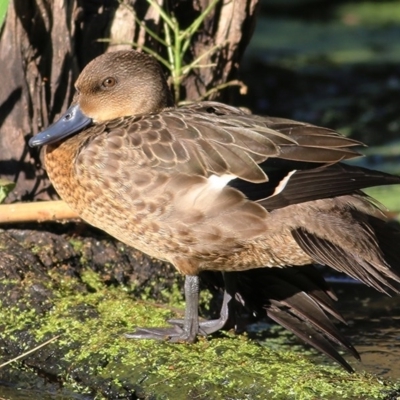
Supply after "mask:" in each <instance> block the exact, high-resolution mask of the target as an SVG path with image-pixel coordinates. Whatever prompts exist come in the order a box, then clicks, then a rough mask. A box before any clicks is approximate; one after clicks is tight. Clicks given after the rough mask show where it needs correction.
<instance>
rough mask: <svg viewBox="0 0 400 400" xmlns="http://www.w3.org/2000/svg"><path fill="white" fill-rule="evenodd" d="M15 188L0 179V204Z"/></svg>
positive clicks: (12, 184)
mask: <svg viewBox="0 0 400 400" xmlns="http://www.w3.org/2000/svg"><path fill="white" fill-rule="evenodd" d="M0 1H1V0H0ZM14 188H15V183H14V182H10V181H7V180H5V179H0V204H1V203H2V202H3V201H4V200H5V198H6V197H7V196H8V195H9V193H10V192H11V191H12V190H13V189H14Z"/></svg>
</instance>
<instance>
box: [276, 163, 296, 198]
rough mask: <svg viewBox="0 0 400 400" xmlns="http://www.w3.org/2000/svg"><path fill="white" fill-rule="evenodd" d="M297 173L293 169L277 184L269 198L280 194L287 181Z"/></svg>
mask: <svg viewBox="0 0 400 400" xmlns="http://www.w3.org/2000/svg"><path fill="white" fill-rule="evenodd" d="M295 172H297V169H294V170H293V171H290V172H289V173H288V174H287V175H286V176H285V177H284V178H283V179H282V180H281V181H280V182H279V184H278V186H277V187H276V188H275V190H274V193H272V194H271V196H269V197H273V196H276V195H277V194H279V193H281V192H282V191H283V189H285V187H286V185H287V183H288V182H289V179H290V178H291V176H292V175H293V174H294V173H295Z"/></svg>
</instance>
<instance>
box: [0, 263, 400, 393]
mask: <svg viewBox="0 0 400 400" xmlns="http://www.w3.org/2000/svg"><path fill="white" fill-rule="evenodd" d="M82 281H83V282H85V283H86V284H87V285H88V286H89V287H90V289H91V290H90V291H89V292H85V291H81V290H77V285H79V284H80V283H79V282H78V281H77V279H76V278H73V277H66V276H65V275H63V274H62V273H61V272H59V271H53V275H52V280H51V283H49V284H48V289H49V290H50V291H51V292H54V290H56V288H57V290H58V292H57V291H56V292H55V293H56V296H55V299H52V301H51V303H52V304H51V307H49V308H48V309H49V311H48V312H47V313H45V314H43V315H40V316H39V315H37V316H35V313H34V307H32V306H30V302H31V301H32V300H31V299H30V297H29V296H30V295H29V294H27V297H26V299H25V300H21V307H10V308H8V309H7V308H6V307H0V321H1V322H0V330H1V331H2V335H3V336H4V337H7V338H8V339H10V338H15V339H14V340H15V341H16V342H17V343H18V345H19V346H20V347H21V348H23V349H26V350H27V349H28V348H31V347H33V344H32V341H29V343H23V340H24V339H23V338H26V337H27V336H26V334H24V335H23V336H22V337H21V336H20V335H19V334H18V333H19V332H30V333H31V334H33V335H34V336H35V338H36V341H37V342H39V343H40V342H43V341H44V340H46V339H47V338H49V337H54V336H55V335H58V334H61V336H60V338H59V339H58V340H57V341H56V342H53V343H52V344H51V346H59V348H61V349H65V351H64V356H63V357H62V358H60V360H59V362H60V364H61V365H64V367H63V369H62V370H60V371H59V374H62V376H61V375H60V376H59V378H60V379H62V381H63V382H65V385H66V386H67V387H69V388H70V389H72V390H74V391H80V392H83V393H84V392H85V391H88V390H89V387H85V385H84V384H83V383H80V384H77V382H76V381H75V380H74V378H73V376H76V375H78V376H79V375H80V374H86V375H85V376H90V378H89V379H93V382H94V381H98V380H100V381H101V382H106V381H107V382H110V385H112V386H113V387H114V388H115V390H117V391H118V390H122V391H123V388H126V387H135V390H138V391H139V392H141V393H145V394H146V398H157V399H161V398H165V399H177V400H180V399H188V398H196V399H199V400H200V399H208V400H213V399H266V398H268V399H289V400H290V399H303V400H307V399H310V400H311V399H320V398H324V399H338V398H341V399H342V398H343V399H345V398H346V399H354V400H355V399H383V398H385V394H386V392H387V391H388V390H394V389H395V388H396V385H395V384H393V383H390V382H386V381H384V380H382V379H379V378H377V377H374V376H373V375H368V374H357V373H355V374H352V375H350V374H348V373H346V372H344V371H343V370H341V369H340V368H339V367H336V366H335V367H327V366H319V365H317V366H316V365H314V364H313V363H311V362H310V361H309V359H308V358H307V357H305V356H304V355H302V354H300V353H296V352H293V351H290V352H289V351H285V350H282V348H279V347H278V346H275V347H276V349H274V350H272V349H271V348H270V345H269V344H268V343H267V345H264V346H260V345H259V344H258V343H257V342H255V341H253V340H249V339H248V338H247V337H246V336H245V335H240V336H236V335H233V334H229V333H228V334H226V335H225V336H224V335H221V336H220V337H219V338H213V339H210V340H208V339H204V338H203V339H200V340H199V341H198V342H197V343H195V344H192V345H184V344H181V345H180V344H169V343H167V342H156V341H151V340H142V341H136V340H128V339H126V338H124V336H123V334H124V333H126V332H131V331H133V330H134V328H135V326H160V325H163V324H164V323H165V320H166V319H168V318H171V317H173V316H174V315H173V312H172V311H171V309H172V308H174V307H175V306H176V304H175V303H174V302H173V301H172V304H170V307H171V309H166V308H165V307H164V306H163V307H161V306H160V305H157V304H156V303H155V302H153V301H151V300H149V301H143V300H136V301H135V300H134V299H132V298H131V296H130V294H129V292H128V291H127V290H121V287H107V286H106V285H104V283H103V282H102V280H101V279H99V277H98V276H97V275H96V274H95V273H94V272H93V271H91V270H87V271H86V272H84V274H83V276H82ZM25 284H26V285H27V286H28V287H29V284H28V282H26V283H25ZM27 293H29V292H27ZM174 297H175V295H173V296H172V298H174ZM178 301H179V300H178ZM68 371H74V373H73V374H71V375H69V372H68ZM92 387H93V386H92ZM92 394H93V393H92ZM98 396H100V397H101V395H100V394H98ZM100 397H97V398H100Z"/></svg>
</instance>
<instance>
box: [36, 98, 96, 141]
mask: <svg viewBox="0 0 400 400" xmlns="http://www.w3.org/2000/svg"><path fill="white" fill-rule="evenodd" d="M91 123H92V119H91V118H89V117H87V116H86V115H85V114H83V112H82V111H81V109H80V108H79V105H78V104H74V105H72V106H71V107H70V108H68V110H67V111H66V112H65V113H64V114H63V115H62V116H61V118H60V119H59V120H58V121H57V122H55V123H54V124H53V125H50V126H49V127H48V128H47V129H45V130H44V131H42V132H40V133H38V134H37V135H36V136H34V137H33V138H32V139H31V140H29V146H31V147H37V146H44V145H47V144H52V143H56V142H58V141H60V140H62V139H65V138H66V137H68V136H71V135H73V134H74V133H77V132H79V131H80V130H81V129H82V128H84V127H85V126H88V125H89V124H91Z"/></svg>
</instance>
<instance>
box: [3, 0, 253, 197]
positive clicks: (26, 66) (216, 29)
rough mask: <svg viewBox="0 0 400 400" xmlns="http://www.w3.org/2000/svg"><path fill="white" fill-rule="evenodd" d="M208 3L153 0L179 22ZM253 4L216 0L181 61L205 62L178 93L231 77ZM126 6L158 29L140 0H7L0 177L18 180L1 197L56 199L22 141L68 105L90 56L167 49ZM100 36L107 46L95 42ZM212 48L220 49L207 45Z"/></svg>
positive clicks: (192, 95) (195, 93)
mask: <svg viewBox="0 0 400 400" xmlns="http://www.w3.org/2000/svg"><path fill="white" fill-rule="evenodd" d="M209 2H210V0H193V1H192V2H189V1H186V2H181V1H178V0H159V4H160V5H161V6H162V7H163V8H164V9H167V10H169V12H170V13H173V14H174V15H175V17H176V18H177V20H178V22H179V24H180V27H181V28H185V27H186V26H188V25H189V24H190V23H191V22H192V21H193V20H194V19H195V18H196V17H198V16H199V15H200V14H201V12H202V11H203V10H204V9H205V7H207V5H208V4H209ZM258 2H259V0H246V1H239V0H233V1H232V0H221V1H220V2H219V3H218V4H217V6H216V7H215V8H214V10H213V11H212V12H211V13H210V14H209V15H208V16H207V18H206V19H205V21H204V22H203V24H202V25H201V27H200V29H199V30H198V32H197V33H196V34H195V35H194V37H193V41H192V43H191V47H190V48H189V49H188V52H187V53H186V59H185V61H186V62H187V63H189V62H191V61H192V60H193V59H194V58H196V57H198V56H199V55H201V54H204V53H205V52H208V53H207V56H206V57H204V59H203V60H202V62H203V63H204V64H208V65H212V66H209V67H204V68H199V69H196V70H194V71H192V72H191V73H190V75H189V76H187V77H186V78H185V79H184V81H183V83H182V98H186V99H188V100H195V99H198V98H199V97H201V96H202V95H204V93H206V92H207V91H208V90H210V89H211V88H214V87H217V86H218V85H220V84H221V83H224V82H226V81H227V80H229V79H232V78H234V77H235V74H236V72H237V69H238V66H239V62H240V59H241V57H242V55H243V52H244V49H245V47H246V45H247V43H248V41H249V39H250V37H251V34H252V31H253V27H254V23H255V17H256V9H257V5H258ZM127 6H129V7H130V9H128V8H127ZM131 10H134V12H135V13H136V16H137V18H138V19H139V20H141V21H143V22H144V23H145V24H146V25H147V26H148V27H150V28H151V29H152V30H153V31H155V32H157V33H158V34H159V35H160V36H162V35H163V32H162V30H163V22H162V20H161V18H160V16H159V15H158V12H157V10H156V9H155V8H154V7H150V6H149V4H148V3H147V2H146V1H144V0H124V1H122V2H119V1H117V0H91V1H88V0H85V1H84V0H30V1H27V0H10V4H9V10H8V13H7V17H6V21H5V25H4V26H3V29H2V31H1V36H0V64H1V65H2V72H3V74H2V77H3V81H2V85H1V88H0V126H1V135H0V177H3V178H6V179H9V180H11V181H14V182H16V183H17V185H16V188H15V190H14V191H13V192H12V193H11V195H10V196H9V197H8V199H7V202H13V201H16V200H32V199H48V198H55V197H56V194H55V193H54V191H53V190H52V188H51V185H50V184H49V182H48V179H47V177H46V173H45V171H44V170H43V168H42V167H41V165H42V163H41V160H40V154H39V152H38V151H37V150H36V149H33V150H32V149H30V148H29V147H28V146H27V141H28V140H29V138H30V137H31V136H32V135H35V134H36V133H38V132H39V131H40V130H41V129H42V128H43V127H46V126H47V125H49V124H50V123H51V122H52V121H53V120H54V119H55V118H57V116H58V115H59V114H60V113H61V112H62V111H63V110H65V109H66V108H67V107H68V104H69V103H70V101H71V99H72V95H73V83H74V80H75V79H76V77H77V75H78V73H79V71H80V70H81V69H82V68H83V67H84V66H85V65H86V64H87V63H88V62H89V61H90V60H92V59H93V58H94V57H96V56H98V55H99V54H101V53H103V52H104V51H113V50H117V49H121V48H131V47H132V46H131V44H130V43H132V42H136V43H137V44H139V46H143V45H145V46H147V47H150V48H153V49H155V50H156V51H157V52H158V53H159V54H164V55H166V50H165V48H163V47H162V46H161V45H160V44H159V43H157V42H156V41H155V40H154V39H153V38H151V37H150V36H149V35H148V34H147V33H146V32H145V29H144V28H143V27H141V26H139V25H138V24H136V23H135V20H134V15H133V12H132V11H131ZM104 38H110V40H111V42H112V43H114V44H109V43H106V42H100V41H99V39H104ZM115 43H117V44H115ZM215 46H219V47H218V48H217V49H214V50H213V51H210V50H211V49H213V48H214V47H215ZM213 95H214V97H215V95H216V93H214V94H213ZM221 98H223V96H222V97H221Z"/></svg>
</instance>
